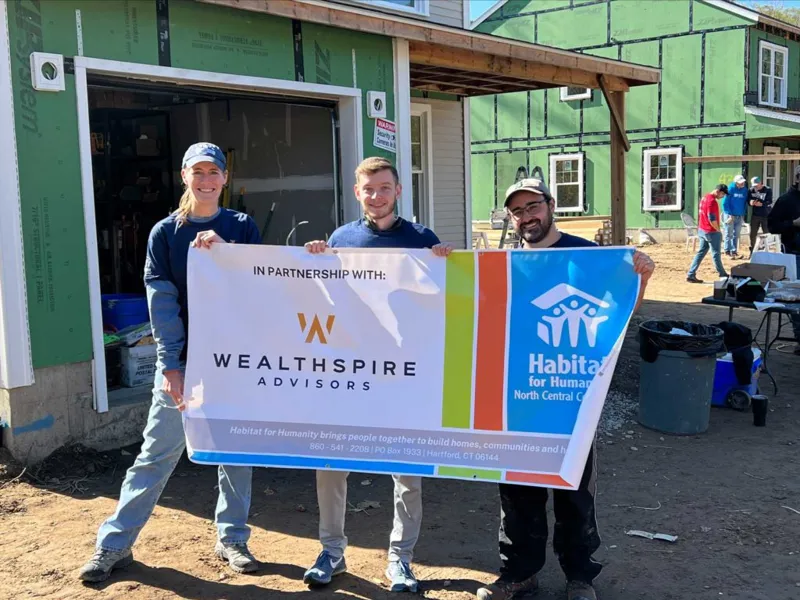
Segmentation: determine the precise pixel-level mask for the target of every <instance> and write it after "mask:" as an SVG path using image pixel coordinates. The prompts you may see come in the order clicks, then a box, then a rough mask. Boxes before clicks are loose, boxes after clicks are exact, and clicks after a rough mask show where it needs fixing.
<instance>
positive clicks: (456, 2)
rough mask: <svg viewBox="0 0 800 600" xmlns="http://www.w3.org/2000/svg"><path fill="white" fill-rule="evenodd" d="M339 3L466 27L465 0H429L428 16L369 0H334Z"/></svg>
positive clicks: (461, 27)
mask: <svg viewBox="0 0 800 600" xmlns="http://www.w3.org/2000/svg"><path fill="white" fill-rule="evenodd" d="M333 2H336V3H338V4H348V5H350V6H354V7H357V8H362V9H367V10H374V11H376V12H383V13H387V14H390V15H396V16H400V17H411V18H413V19H423V20H425V21H428V22H430V23H438V24H439V25H448V26H450V27H458V28H459V29H464V0H429V3H428V13H429V14H428V16H425V15H419V14H415V13H413V12H408V11H404V10H400V9H394V8H392V7H391V6H389V5H386V4H383V5H381V4H373V5H372V6H370V4H369V1H368V0H333Z"/></svg>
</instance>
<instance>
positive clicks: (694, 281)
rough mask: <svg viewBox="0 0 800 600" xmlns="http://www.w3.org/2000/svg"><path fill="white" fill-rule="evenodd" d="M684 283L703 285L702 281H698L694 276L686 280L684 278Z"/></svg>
mask: <svg viewBox="0 0 800 600" xmlns="http://www.w3.org/2000/svg"><path fill="white" fill-rule="evenodd" d="M686 281H688V282H689V283H703V280H702V279H698V278H697V277H695V276H694V275H692V276H690V277H687V278H686Z"/></svg>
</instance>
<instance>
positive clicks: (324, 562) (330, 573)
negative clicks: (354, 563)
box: [303, 550, 347, 585]
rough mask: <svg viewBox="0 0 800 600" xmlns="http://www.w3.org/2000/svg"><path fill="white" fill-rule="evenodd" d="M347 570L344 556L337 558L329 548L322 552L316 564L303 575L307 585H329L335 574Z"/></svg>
mask: <svg viewBox="0 0 800 600" xmlns="http://www.w3.org/2000/svg"><path fill="white" fill-rule="evenodd" d="M345 571H347V563H346V562H345V560H344V556H340V557H339V558H336V557H334V556H332V555H331V554H330V552H328V551H327V550H323V551H322V552H320V554H319V556H318V557H317V560H316V562H315V563H314V566H313V567H311V568H310V569H309V570H308V571H306V572H305V575H303V583H305V584H306V585H327V584H329V583H330V582H331V579H332V578H333V577H334V576H335V575H340V574H342V573H344V572H345Z"/></svg>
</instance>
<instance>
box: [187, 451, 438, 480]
mask: <svg viewBox="0 0 800 600" xmlns="http://www.w3.org/2000/svg"><path fill="white" fill-rule="evenodd" d="M189 460H191V461H192V462H198V463H210V464H214V465H217V464H222V465H247V466H253V467H297V468H301V469H303V468H305V469H324V468H328V469H339V470H346V471H361V472H366V473H403V474H407V475H433V474H434V470H435V466H434V465H416V464H413V463H399V462H373V461H371V460H339V459H335V458H333V459H331V458H311V457H305V456H283V455H280V454H237V453H235V452H230V453H229V452H207V451H198V452H193V453H192V455H191V456H190V457H189Z"/></svg>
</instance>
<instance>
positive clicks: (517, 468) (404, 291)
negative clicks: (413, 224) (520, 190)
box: [184, 244, 639, 489]
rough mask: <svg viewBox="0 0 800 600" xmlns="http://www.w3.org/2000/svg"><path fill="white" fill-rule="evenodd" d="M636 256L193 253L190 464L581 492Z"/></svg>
mask: <svg viewBox="0 0 800 600" xmlns="http://www.w3.org/2000/svg"><path fill="white" fill-rule="evenodd" d="M632 256H633V252H632V250H630V249H625V248H585V249H584V248H581V249H563V250H562V249H559V250H536V251H526V250H512V251H497V250H485V251H483V250H477V251H455V252H453V253H452V254H451V255H450V256H449V257H448V258H446V259H445V258H439V257H436V256H434V255H433V253H432V252H431V251H430V250H355V249H347V250H335V251H333V250H328V251H327V252H326V253H325V254H322V255H311V254H309V253H307V252H306V251H305V249H303V248H289V247H276V246H248V245H239V244H237V245H232V244H231V245H227V244H217V245H214V246H213V247H212V249H211V250H198V249H191V250H190V251H189V272H188V287H189V315H190V319H189V335H188V340H189V348H188V362H187V371H186V384H185V395H186V396H187V398H189V401H188V408H187V410H186V411H185V412H184V428H185V432H186V440H187V446H188V449H189V458H190V459H191V460H192V461H194V462H198V463H207V464H238V465H253V466H272V467H294V468H312V469H336V470H348V471H363V472H373V473H396V474H414V475H423V476H430V477H443V478H456V479H468V480H482V481H508V482H514V483H519V484H522V485H535V486H547V487H562V488H568V489H574V488H575V487H577V485H578V482H579V481H580V477H581V474H582V472H583V468H584V465H585V462H586V458H587V456H588V453H589V450H590V448H591V445H592V441H593V438H594V434H595V430H596V427H597V423H598V420H599V418H600V412H601V410H602V407H603V403H604V401H605V397H606V394H607V392H608V386H609V384H610V381H611V376H612V374H613V370H614V366H615V365H616V361H617V356H618V353H619V348H620V346H621V343H622V340H623V337H624V332H625V330H626V328H627V325H628V322H629V320H630V317H631V313H632V311H633V309H634V306H635V303H636V298H637V295H638V291H639V277H638V275H636V274H635V273H634V272H633V266H632V263H633V259H632Z"/></svg>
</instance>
